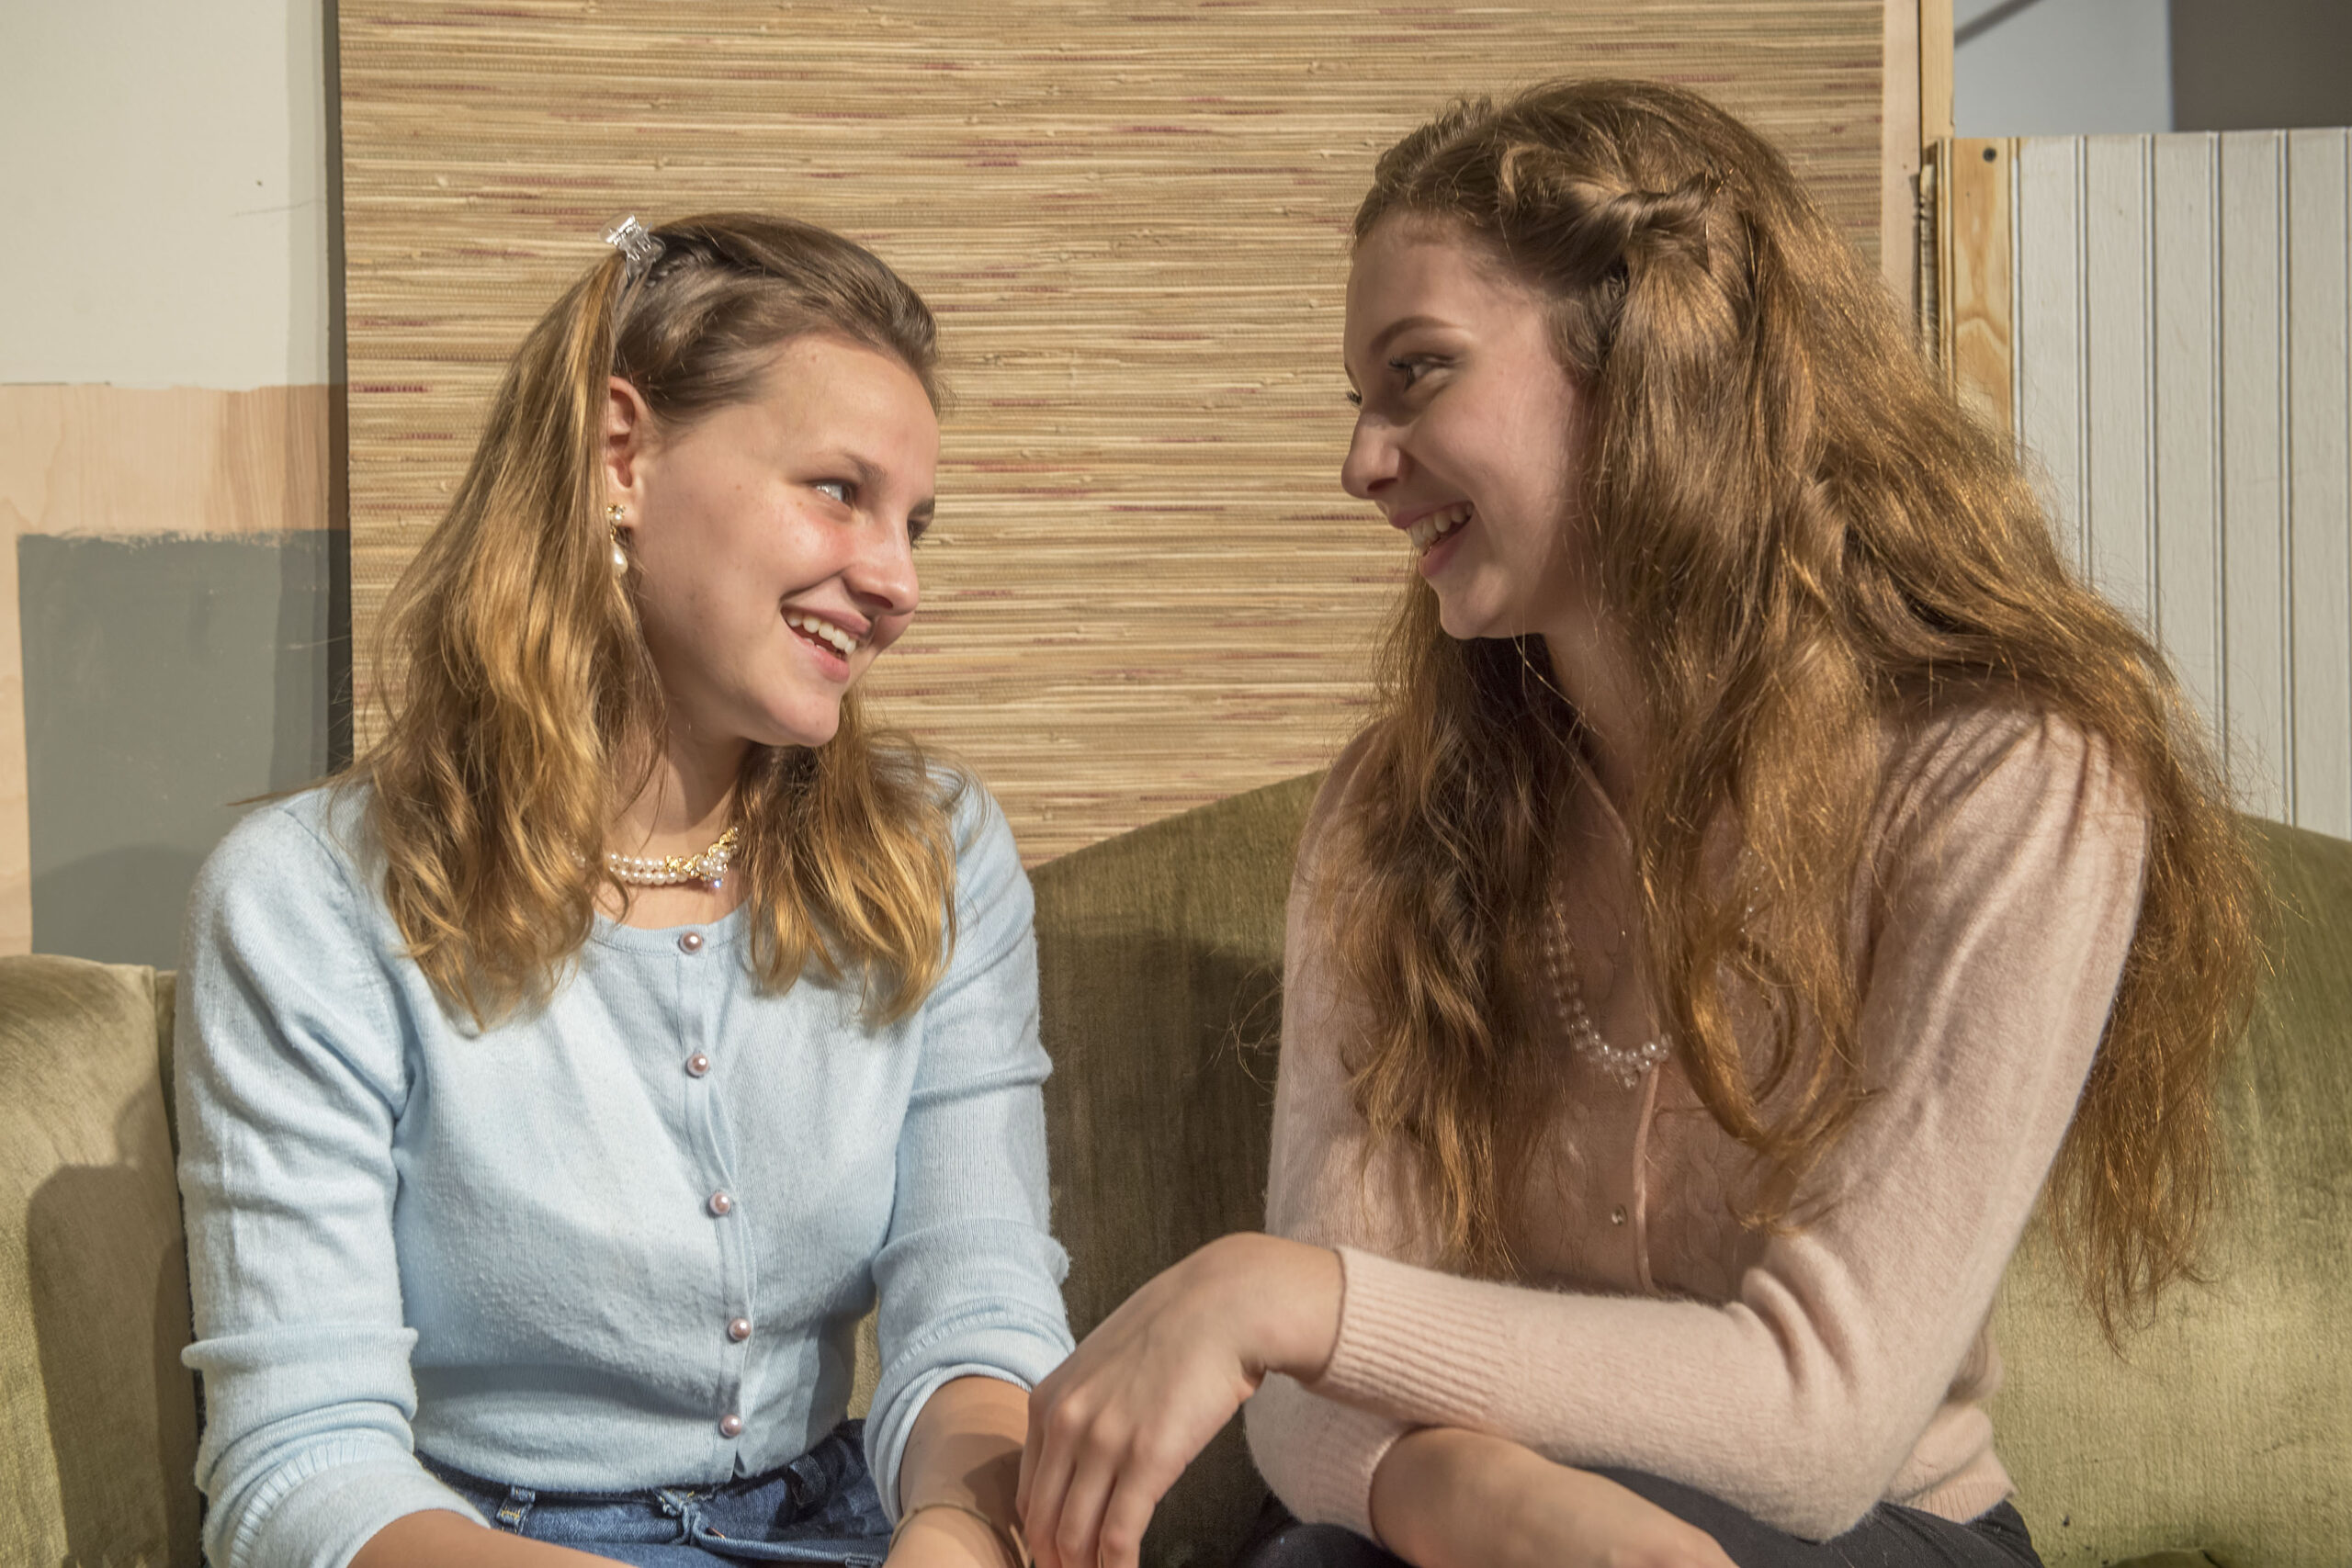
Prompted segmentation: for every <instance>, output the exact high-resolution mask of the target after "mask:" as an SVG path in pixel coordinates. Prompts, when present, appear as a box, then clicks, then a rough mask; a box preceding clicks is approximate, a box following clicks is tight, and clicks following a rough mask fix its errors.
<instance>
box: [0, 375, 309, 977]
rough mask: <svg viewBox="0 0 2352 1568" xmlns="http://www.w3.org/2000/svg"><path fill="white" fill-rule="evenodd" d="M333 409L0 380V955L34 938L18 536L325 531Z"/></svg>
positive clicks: (231, 395) (229, 396)
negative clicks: (8, 383) (8, 384)
mask: <svg viewBox="0 0 2352 1568" xmlns="http://www.w3.org/2000/svg"><path fill="white" fill-rule="evenodd" d="M332 408H333V399H332V394H331V391H330V389H328V388H325V387H266V388H262V389H258V390H253V391H212V390H205V389H196V388H173V389H163V390H147V389H130V388H121V387H89V386H34V387H0V955H6V954H9V953H29V952H31V951H32V941H33V895H32V886H33V883H32V878H33V856H32V830H31V816H30V810H29V807H28V786H27V770H26V763H27V758H26V751H25V681H24V676H25V671H24V639H23V637H22V628H21V626H19V624H18V623H19V606H20V604H22V590H21V585H20V584H19V583H18V581H17V541H18V540H19V539H20V538H22V537H24V536H28V535H47V536H63V537H88V536H110V537H153V536H160V535H174V534H180V535H196V536H220V535H232V536H254V535H261V534H273V533H281V532H290V531H296V530H302V529H317V528H323V527H328V526H332V525H334V523H335V522H336V521H337V513H336V510H335V508H334V504H333V499H334V498H333V491H332V483H331V481H332V468H331V464H330V461H329V433H330V419H331V413H332ZM320 722H321V725H322V727H323V725H324V716H323V715H322V716H321V721H320Z"/></svg>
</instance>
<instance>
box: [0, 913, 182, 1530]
mask: <svg viewBox="0 0 2352 1568" xmlns="http://www.w3.org/2000/svg"><path fill="white" fill-rule="evenodd" d="M159 982H160V983H159ZM170 1019H171V995H170V984H169V976H157V975H156V974H155V973H154V971H153V970H150V969H141V968H134V967H130V966H128V965H114V964H87V963H84V962H82V961H80V960H78V959H71V958H11V959H7V960H6V961H0V1388H4V1389H6V1400H5V1401H0V1405H5V1413H0V1561H6V1562H11V1563H17V1562H23V1563H37V1564H43V1565H47V1564H56V1563H86V1564H90V1565H92V1568H96V1564H100V1563H126V1564H127V1563H133V1562H145V1563H153V1564H166V1563H167V1564H170V1565H172V1568H195V1565H196V1562H197V1541H196V1530H197V1508H198V1502H197V1494H196V1488H195V1485H194V1483H193V1482H192V1481H191V1479H190V1477H191V1474H192V1472H193V1471H194V1469H195V1464H196V1393H195V1382H194V1380H193V1378H192V1377H191V1376H190V1375H189V1373H188V1372H187V1371H186V1370H185V1369H184V1368H182V1367H181V1365H180V1348H181V1347H182V1346H184V1345H186V1344H187V1342H188V1337H189V1327H188V1299H187V1247H186V1245H185V1243H184V1242H183V1240H182V1238H181V1234H180V1205H179V1189H178V1187H177V1185H176V1183H175V1181H174V1179H173V1173H172V1145H171V1136H170V1132H169V1125H168V1122H167V1119H166V1116H165V1111H164V1106H165V1100H167V1098H168V1097H167V1096H166V1095H165V1093H164V1083H165V1081H167V1078H168V1075H169V1071H170V1068H169V1062H168V1057H167V1055H164V1054H161V1053H159V1051H158V1048H157V1042H158V1041H159V1040H164V1041H168V1040H169V1039H170V1038H171V1030H170Z"/></svg>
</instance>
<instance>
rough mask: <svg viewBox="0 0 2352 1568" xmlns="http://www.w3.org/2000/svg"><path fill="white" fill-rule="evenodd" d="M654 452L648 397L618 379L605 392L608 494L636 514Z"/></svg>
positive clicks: (607, 385)
mask: <svg viewBox="0 0 2352 1568" xmlns="http://www.w3.org/2000/svg"><path fill="white" fill-rule="evenodd" d="M652 449H653V410H652V408H651V407H650V405H649V404H648V403H647V402H646V400H645V397H644V394H643V393H641V392H639V390H638V389H636V388H635V387H632V386H630V385H629V384H628V382H627V381H625V380H623V379H622V378H620V377H618V376H615V377H613V378H610V379H609V380H608V381H607V382H606V383H605V497H606V499H608V500H610V501H616V502H620V503H621V504H622V505H624V506H627V507H628V509H629V511H630V513H632V514H634V513H636V511H637V509H638V502H639V501H640V500H641V499H642V492H643V488H644V482H645V467H646V459H647V458H648V457H650V456H651V454H652Z"/></svg>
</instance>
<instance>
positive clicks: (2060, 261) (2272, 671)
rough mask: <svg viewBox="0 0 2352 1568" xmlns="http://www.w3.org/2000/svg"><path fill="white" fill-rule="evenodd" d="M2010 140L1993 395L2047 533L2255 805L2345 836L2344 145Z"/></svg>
mask: <svg viewBox="0 0 2352 1568" xmlns="http://www.w3.org/2000/svg"><path fill="white" fill-rule="evenodd" d="M2014 146H2015V148H2016V161H2015V175H2014V177H2013V179H2012V181H2011V185H2010V190H2009V197H2010V243H2011V254H2010V262H2011V268H2010V276H2011V279H2012V282H2011V290H2012V297H2011V300H2010V309H2011V320H2012V322H2013V331H2014V333H2015V340H2014V341H2015V351H2014V353H2013V355H2012V356H2011V359H2010V376H2011V387H2010V394H2011V397H2010V406H2011V407H2012V408H2014V409H2015V410H2016V411H2017V433H2018V441H2019V444H2020V446H2021V447H2022V449H2023V450H2024V452H2025V454H2026V456H2027V457H2028V459H2029V460H2030V462H2031V463H2033V464H2034V465H2035V466H2036V468H2038V471H2039V473H2040V474H2041V477H2042V479H2043V480H2044V482H2045V486H2046V493H2047V495H2048V498H2049V501H2050V503H2051V506H2052V513H2053V514H2054V516H2055V517H2056V519H2057V522H2058V525H2059V527H2060V529H2061V531H2062V533H2063V534H2064V536H2065V537H2066V539H2067V540H2069V541H2070V542H2071V543H2072V545H2073V547H2074V548H2075V551H2076V554H2077V558H2079V559H2080V560H2081V562H2082V563H2083V565H2084V567H2085V568H2086V570H2088V571H2089V572H2090V574H2091V575H2092V577H2093V579H2094V580H2095V581H2097V582H2098V584H2099V586H2100V587H2101V589H2102V590H2103V591H2104V592H2107V593H2108V594H2109V596H2110V597H2112V598H2113V599H2114V600H2115V601H2116V602H2117V603H2118V604H2122V605H2124V606H2125V607H2127V608H2129V609H2130V610H2131V611H2132V612H2134V613H2135V614H2137V615H2141V616H2142V617H2143V619H2144V620H2145V621H2146V622H2147V623H2148V625H2149V626H2151V628H2152V629H2153V630H2154V633H2155V635H2156V636H2157V637H2158V639H2159V640H2160V641H2161V642H2162V643H2163V645H2164V647H2165V649H2166V651H2167V652H2168V653H2169V655H2170V656H2171V658H2172V660H2173V662H2174V666H2175V668H2176V669H2177V671H2178V672H2179V674H2180V677H2181V680H2182V682H2183V683H2184V684H2185V685H2186V686H2187V687H2188V691H2189V692H2190V694H2192V695H2193V696H2194V698H2195V699H2196V701H2197V703H2198V705H2199V706H2200V707H2201V708H2202V709H2203V711H2204V712H2205V713H2206V715H2207V716H2208V717H2209V718H2211V721H2212V722H2213V724H2214V726H2215V728H2216V731H2217V732H2218V733H2219V734H2221V735H2223V736H2225V737H2226V738H2227V740H2228V747H2229V755H2230V761H2231V768H2232V773H2233V782H2234V783H2235V785H2236V787H2237V789H2238V792H2239V795H2240V798H2241V799H2242V801H2243V802H2244V804H2245V806H2246V807H2247V808H2248V809H2249V810H2252V811H2256V812H2258V813H2260V814H2262V815H2264V816H2267V817H2272V818H2278V819H2281V820H2284V821H2289V822H2294V823H2298V824H2300V825H2301V826H2304V827H2309V828H2315V829H2320V830H2321V831H2324V832H2328V833H2335V834H2338V835H2344V836H2352V314H2347V297H2352V228H2347V221H2346V215H2347V209H2352V132H2347V131H2346V130H2291V131H2241V132H2230V133H2227V134H2222V135H2176V136H2135V137H2124V136H2094V137H2052V138H2033V139H2028V140H2024V141H2018V142H2016V143H2015V144H2014Z"/></svg>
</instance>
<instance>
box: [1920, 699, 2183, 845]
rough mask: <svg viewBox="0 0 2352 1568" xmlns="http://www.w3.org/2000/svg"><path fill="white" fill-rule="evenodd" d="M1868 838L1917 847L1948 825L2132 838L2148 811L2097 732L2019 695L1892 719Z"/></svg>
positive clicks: (2011, 833)
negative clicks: (1872, 830) (1876, 808)
mask: <svg viewBox="0 0 2352 1568" xmlns="http://www.w3.org/2000/svg"><path fill="white" fill-rule="evenodd" d="M1885 747H1886V765H1885V769H1884V773H1883V786H1882V789H1881V792H1880V805H1879V812H1878V821H1877V823H1876V825H1875V833H1874V837H1876V838H1877V840H1879V842H1880V843H1881V845H1882V846H1883V847H1884V848H1888V849H1894V850H1896V851H1898V852H1905V853H1910V854H1917V853H1918V852H1924V851H1930V850H1932V849H1933V848H1934V846H1935V845H1936V844H1937V843H1938V842H1939V839H1940V837H1941V836H1942V835H1943V834H1946V833H1949V832H1951V831H1953V830H1962V831H1968V832H1971V833H1974V834H1989V835H2000V836H2007V837H2014V838H2017V839H2018V840H2023V839H2026V838H2030V837H2036V836H2041V835H2044V834H2050V833H2058V834H2062V835H2064V836H2068V837H2075V836H2080V835H2086V834H2087V835H2091V836H2095V837H2098V838H2103V839H2110V840H2115V841H2117V842H2119V843H2124V842H2129V843H2131V844H2134V845H2136V844H2137V843H2138V842H2139V841H2140V840H2142V839H2143V837H2144V835H2145V833H2146V829H2147V821H2148V814H2147V810H2146V807H2145V806H2144V805H2143V801H2142V797H2141V794H2140V790H2139V787H2138V785H2137V784H2136V783H2135V782H2134V781H2133V780H2132V778H2131V775H2130V774H2129V773H2128V772H2127V770H2126V769H2125V768H2124V767H2123V765H2122V764H2121V762H2120V761H2119V759H2118V758H2117V756H2116V754H2115V748H2114V747H2113V746H2112V745H2111V744H2110V743H2109V740H2108V739H2107V738H2106V737H2105V736H2103V735H2101V734H2100V733H2098V731H2097V730H2094V729H2090V728H2086V727H2084V726H2083V725H2081V724H2079V723H2077V722H2076V721H2075V720H2074V719H2073V718H2071V717H2069V716H2066V715H2064V714H2062V713H2058V712H2055V711H2053V710H2052V709H2050V708H2047V707H2044V706H2041V705H2038V704H2035V703H2032V702H2030V701H2027V700H2024V699H2021V698H2017V697H2009V696H2006V695H2001V696H1985V697H1979V698H1975V699H1972V700H1968V701H1965V702H1960V703H1953V704H1950V705H1939V707H1937V708H1936V709H1935V710H1933V711H1922V710H1920V709H1917V708H1916V707H1915V708H1913V709H1910V710H1907V711H1905V712H1902V713H1899V714H1896V715H1894V716H1890V718H1889V720H1888V722H1887V727H1886V732H1885Z"/></svg>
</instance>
